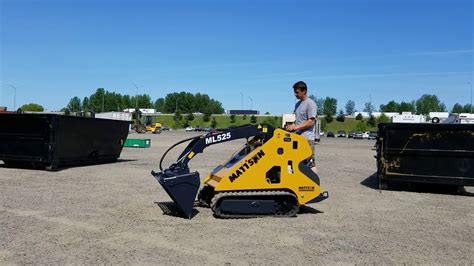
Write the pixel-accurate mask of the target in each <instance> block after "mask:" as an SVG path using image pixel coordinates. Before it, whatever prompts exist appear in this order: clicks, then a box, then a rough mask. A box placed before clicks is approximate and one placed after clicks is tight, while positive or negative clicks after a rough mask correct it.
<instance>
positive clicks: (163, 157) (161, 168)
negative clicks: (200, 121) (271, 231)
mask: <svg viewBox="0 0 474 266" xmlns="http://www.w3.org/2000/svg"><path fill="white" fill-rule="evenodd" d="M196 138H200V136H198V137H192V138H187V139H183V140H181V141H179V142H177V143H175V144H173V145H172V146H171V147H169V148H168V149H167V150H166V151H165V153H164V154H163V156H161V159H160V171H162V172H163V167H162V166H161V165H162V163H163V159H165V157H166V154H167V153H168V152H169V151H170V150H172V149H173V148H174V147H176V146H178V145H179V144H181V143H184V142H187V141H190V140H193V139H196Z"/></svg>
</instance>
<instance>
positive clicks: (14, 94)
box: [8, 84, 16, 111]
mask: <svg viewBox="0 0 474 266" xmlns="http://www.w3.org/2000/svg"><path fill="white" fill-rule="evenodd" d="M8 86H10V87H11V88H12V89H13V111H15V110H16V87H15V86H13V85H12V84H8Z"/></svg>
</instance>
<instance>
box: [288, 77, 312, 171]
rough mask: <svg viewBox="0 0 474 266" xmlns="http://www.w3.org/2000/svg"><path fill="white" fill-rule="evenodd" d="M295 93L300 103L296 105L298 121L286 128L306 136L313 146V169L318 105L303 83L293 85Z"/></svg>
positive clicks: (295, 111)
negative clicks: (310, 96)
mask: <svg viewBox="0 0 474 266" xmlns="http://www.w3.org/2000/svg"><path fill="white" fill-rule="evenodd" d="M293 91H294V93H295V97H296V99H298V100H299V101H298V102H297V103H296V105H295V110H294V113H295V116H296V120H295V123H294V124H290V125H288V126H287V127H286V130H288V131H290V132H295V133H297V134H300V135H302V136H304V137H305V138H306V139H307V140H308V142H309V145H310V146H311V150H312V151H313V155H312V156H311V160H312V162H311V165H310V166H311V167H316V161H315V157H314V139H315V132H314V131H315V124H316V119H317V118H316V113H317V108H318V107H317V106H316V103H315V102H314V101H313V100H312V99H311V98H309V97H308V95H307V93H308V87H307V86H306V83H304V82H303V81H298V82H296V83H295V84H294V85H293Z"/></svg>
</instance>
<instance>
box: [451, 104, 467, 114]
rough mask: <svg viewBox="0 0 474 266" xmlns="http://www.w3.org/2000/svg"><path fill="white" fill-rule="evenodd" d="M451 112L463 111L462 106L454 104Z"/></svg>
mask: <svg viewBox="0 0 474 266" xmlns="http://www.w3.org/2000/svg"><path fill="white" fill-rule="evenodd" d="M451 113H456V114H460V113H464V107H463V106H462V105H460V104H459V103H456V104H454V106H453V109H452V110H451Z"/></svg>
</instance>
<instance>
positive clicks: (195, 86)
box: [0, 0, 474, 114]
mask: <svg viewBox="0 0 474 266" xmlns="http://www.w3.org/2000/svg"><path fill="white" fill-rule="evenodd" d="M0 2H1V54H0V62H1V76H0V82H1V87H0V88H1V94H0V97H1V98H0V105H6V106H8V107H9V109H12V108H13V96H14V93H13V89H12V88H11V87H10V86H9V85H8V84H12V85H14V86H15V87H17V97H16V105H17V107H18V106H20V105H22V104H25V103H29V102H36V103H39V104H41V105H43V106H44V107H45V108H46V109H47V110H59V109H60V108H62V107H64V106H66V105H67V103H68V101H69V99H70V98H72V97H73V96H79V97H80V98H83V97H84V96H88V95H90V94H91V93H93V92H94V91H95V89H96V88H98V87H103V88H105V89H106V90H109V91H116V92H119V93H122V94H134V93H135V87H134V86H133V85H132V83H135V84H137V85H138V86H139V87H140V93H147V94H149V95H150V96H151V97H152V99H154V100H155V99H157V98H159V97H164V96H165V95H166V94H167V93H170V92H174V91H189V92H193V93H196V92H201V93H206V94H208V95H209V96H211V97H213V98H215V99H217V100H219V101H221V102H222V103H223V105H224V107H225V108H226V109H240V108H241V105H242V97H241V95H242V94H243V106H244V108H250V105H251V102H252V104H253V108H254V109H258V110H260V111H261V112H267V111H269V112H271V113H273V114H281V113H285V112H291V111H292V109H293V105H294V103H295V99H294V97H293V94H292V88H291V86H292V84H293V83H294V82H296V81H298V80H304V81H306V82H307V84H308V86H309V94H314V95H316V96H317V97H326V96H331V97H335V98H337V99H338V106H339V108H343V107H344V105H345V103H346V102H347V100H349V99H352V100H354V101H355V102H356V108H357V109H359V110H361V109H362V108H363V105H364V103H365V102H368V101H369V99H370V97H372V102H373V103H374V104H375V106H377V107H378V106H379V105H380V104H381V103H386V102H388V101H389V100H392V99H393V100H397V101H402V100H404V101H410V100H413V99H417V98H419V97H420V96H421V95H423V94H425V93H429V94H436V95H438V96H439V97H440V98H441V100H442V101H443V102H445V103H446V105H447V106H448V108H449V109H450V108H451V107H452V105H453V104H454V103H456V102H460V103H463V104H465V103H468V102H469V101H470V85H469V84H468V82H472V80H473V61H474V47H473V24H474V21H473V13H474V12H473V11H474V9H473V8H474V7H473V4H472V1H469V0H466V1H462V0H451V1H448V0H446V1H437V0H432V1H427V0H413V1H408V0H400V1H392V0H390V1H389V0H386V1H383V0H382V1H375V0H371V1H369V0H365V1H362V0H361V1H357V0H350V1H349V0H347V1H340V0H339V1H329V0H327V1H243V0H242V1H237V0H235V1H143V0H142V1H140V0H139V1H120V0H119V1H112V0H99V1H91V0H84V1H78V0H69V1H26V0H15V1H13V0H0ZM241 93H242V94H241ZM250 98H251V99H252V100H250Z"/></svg>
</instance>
